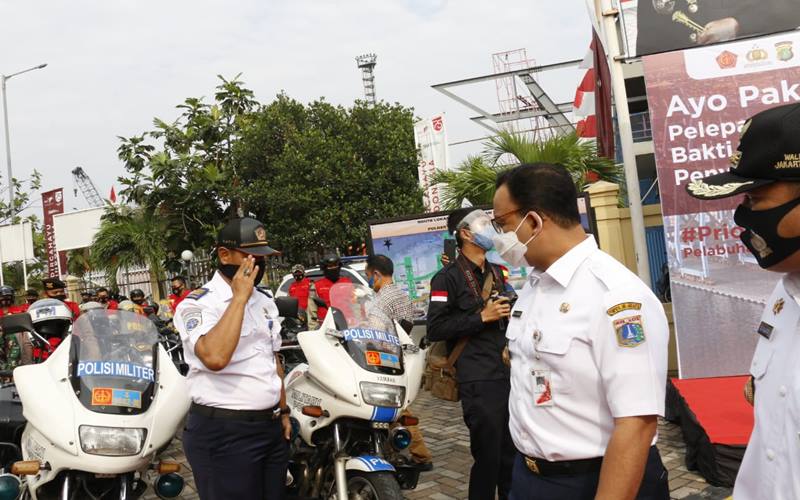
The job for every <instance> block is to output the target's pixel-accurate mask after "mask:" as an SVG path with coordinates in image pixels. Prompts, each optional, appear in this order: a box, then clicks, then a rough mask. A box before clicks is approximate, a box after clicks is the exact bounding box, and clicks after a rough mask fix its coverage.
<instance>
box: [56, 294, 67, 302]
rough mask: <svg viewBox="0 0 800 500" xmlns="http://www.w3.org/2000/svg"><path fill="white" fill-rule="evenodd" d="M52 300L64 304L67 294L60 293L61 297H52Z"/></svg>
mask: <svg viewBox="0 0 800 500" xmlns="http://www.w3.org/2000/svg"><path fill="white" fill-rule="evenodd" d="M53 298H54V299H56V300H60V301H61V302H64V301H65V300H67V294H66V293H62V294H61V295H54V296H53Z"/></svg>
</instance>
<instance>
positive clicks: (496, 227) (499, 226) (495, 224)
mask: <svg viewBox="0 0 800 500" xmlns="http://www.w3.org/2000/svg"><path fill="white" fill-rule="evenodd" d="M522 211H523V209H522V208H515V209H514V210H509V211H508V212H506V213H504V214H502V215H497V216H495V218H494V219H492V227H493V228H494V230H495V231H497V232H498V233H500V234H502V233H503V232H504V231H503V224H502V222H499V221H500V220H501V219H504V218H506V217H508V216H509V215H511V214H516V213H519V212H522Z"/></svg>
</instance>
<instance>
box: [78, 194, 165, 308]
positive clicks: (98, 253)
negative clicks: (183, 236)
mask: <svg viewBox="0 0 800 500" xmlns="http://www.w3.org/2000/svg"><path fill="white" fill-rule="evenodd" d="M167 225H168V222H167V221H166V220H164V219H163V218H162V217H160V216H159V215H158V214H156V213H155V212H153V211H151V210H149V209H147V208H144V207H138V208H133V209H131V208H127V207H125V206H121V207H109V208H108V210H107V211H106V213H105V215H103V217H102V219H101V223H100V230H99V231H98V232H97V234H95V236H94V240H93V241H92V247H91V265H92V267H93V268H94V269H100V270H103V271H105V273H106V276H107V277H108V280H109V282H110V284H111V286H112V287H116V279H117V272H118V271H119V270H120V269H128V268H131V267H136V266H146V267H147V268H148V270H149V272H150V286H151V289H152V290H153V296H154V298H155V299H156V300H160V299H161V289H160V286H159V284H160V283H161V281H162V280H163V279H165V276H164V268H163V264H164V261H165V259H166V257H167V254H166V251H165V247H164V245H162V244H159V242H160V241H161V238H162V236H163V234H164V232H165V231H166V229H167Z"/></svg>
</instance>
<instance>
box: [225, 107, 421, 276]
mask: <svg viewBox="0 0 800 500" xmlns="http://www.w3.org/2000/svg"><path fill="white" fill-rule="evenodd" d="M412 123H413V112H412V110H410V109H408V108H404V107H402V106H400V105H398V104H395V105H389V104H385V103H379V104H377V105H375V106H368V105H367V104H366V103H364V102H358V103H356V104H355V105H354V106H353V107H352V108H344V107H342V106H333V105H331V104H329V103H327V102H325V101H322V100H320V101H315V102H313V103H311V104H309V105H308V106H304V105H303V104H301V103H299V102H297V101H295V100H292V99H290V98H289V97H287V96H286V95H283V94H282V95H279V96H278V97H277V99H276V100H275V101H274V102H272V103H271V104H269V105H267V106H265V107H264V108H263V109H262V110H261V111H260V112H258V113H256V114H255V115H254V116H253V119H252V122H251V123H250V126H249V127H248V128H247V129H246V130H245V133H244V135H243V137H242V140H241V141H240V142H239V144H238V147H237V148H235V150H234V153H235V157H236V158H237V162H238V163H239V164H240V165H242V170H241V172H242V177H243V178H246V179H248V182H247V183H245V184H243V186H242V198H243V200H244V202H245V205H246V206H247V207H248V208H249V209H250V210H251V211H252V212H253V213H254V214H255V215H256V216H257V217H258V218H259V219H261V220H263V221H264V222H265V224H266V225H267V228H268V230H269V232H270V233H271V238H272V242H273V243H274V245H275V246H276V247H277V248H280V249H281V250H283V251H284V253H286V254H288V255H289V256H291V257H293V258H295V259H301V260H302V259H303V257H304V255H305V253H306V252H308V251H315V250H316V251H321V250H324V249H326V248H335V247H339V248H343V247H346V246H347V245H348V244H350V243H353V242H359V241H363V240H364V239H365V238H366V229H367V221H369V220H370V219H378V218H386V217H393V216H396V215H401V214H406V213H413V212H419V211H422V209H423V207H422V193H421V191H420V189H419V187H418V182H417V163H416V149H415V146H414V137H413V126H412Z"/></svg>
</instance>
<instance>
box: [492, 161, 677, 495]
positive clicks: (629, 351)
mask: <svg viewBox="0 0 800 500" xmlns="http://www.w3.org/2000/svg"><path fill="white" fill-rule="evenodd" d="M494 215H495V219H494V221H493V222H494V225H495V229H497V231H498V235H496V237H495V248H496V249H497V251H498V252H499V253H500V255H501V256H502V257H503V258H504V259H505V260H506V261H507V262H508V263H510V264H511V265H512V266H515V267H516V266H533V267H534V269H533V270H532V271H531V274H530V278H529V280H528V283H527V284H526V285H525V286H524V288H523V289H522V290H521V291H520V293H519V298H518V300H517V303H516V304H515V306H514V309H513V310H512V313H511V318H510V319H509V323H508V329H507V331H506V337H507V339H508V349H509V352H510V360H511V396H510V398H509V401H510V402H509V409H510V423H509V425H510V430H511V436H512V438H513V440H514V444H515V445H516V448H517V450H518V451H519V454H518V456H517V458H516V461H515V463H514V472H513V482H512V487H511V496H510V498H511V499H512V500H539V499H541V500H550V499H556V498H559V499H560V498H564V499H570V500H582V499H587V500H589V499H595V498H597V499H608V500H627V499H633V498H638V499H653V500H655V499H658V500H662V499H663V500H668V499H669V486H668V482H667V471H666V470H665V469H664V466H663V464H662V462H661V458H660V456H659V453H658V450H657V449H656V447H655V442H656V430H657V418H658V416H659V415H663V413H664V399H665V392H666V383H667V342H668V339H669V331H668V324H667V318H666V315H665V314H664V309H663V308H662V306H661V303H660V302H659V301H658V299H657V298H656V297H655V295H653V293H652V292H651V291H650V289H649V288H648V287H647V285H645V284H644V283H643V282H642V281H641V280H640V279H639V278H638V277H637V276H636V275H634V274H633V273H631V272H630V271H629V270H628V269H627V268H626V267H625V266H623V265H622V264H620V263H619V262H617V261H616V260H614V259H613V258H612V257H610V256H609V255H607V254H606V253H604V252H602V251H600V250H599V249H598V248H597V244H596V243H595V240H594V238H593V237H592V236H590V235H587V234H586V233H585V232H584V230H583V227H582V226H581V221H580V216H579V214H578V207H577V193H576V191H575V185H574V181H573V180H572V177H571V176H570V175H569V173H568V172H567V171H566V169H564V168H563V167H560V166H555V165H549V164H533V165H521V166H518V167H516V168H513V169H511V170H509V171H508V172H506V173H504V174H501V176H500V177H498V181H497V191H496V193H495V197H494Z"/></svg>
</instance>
